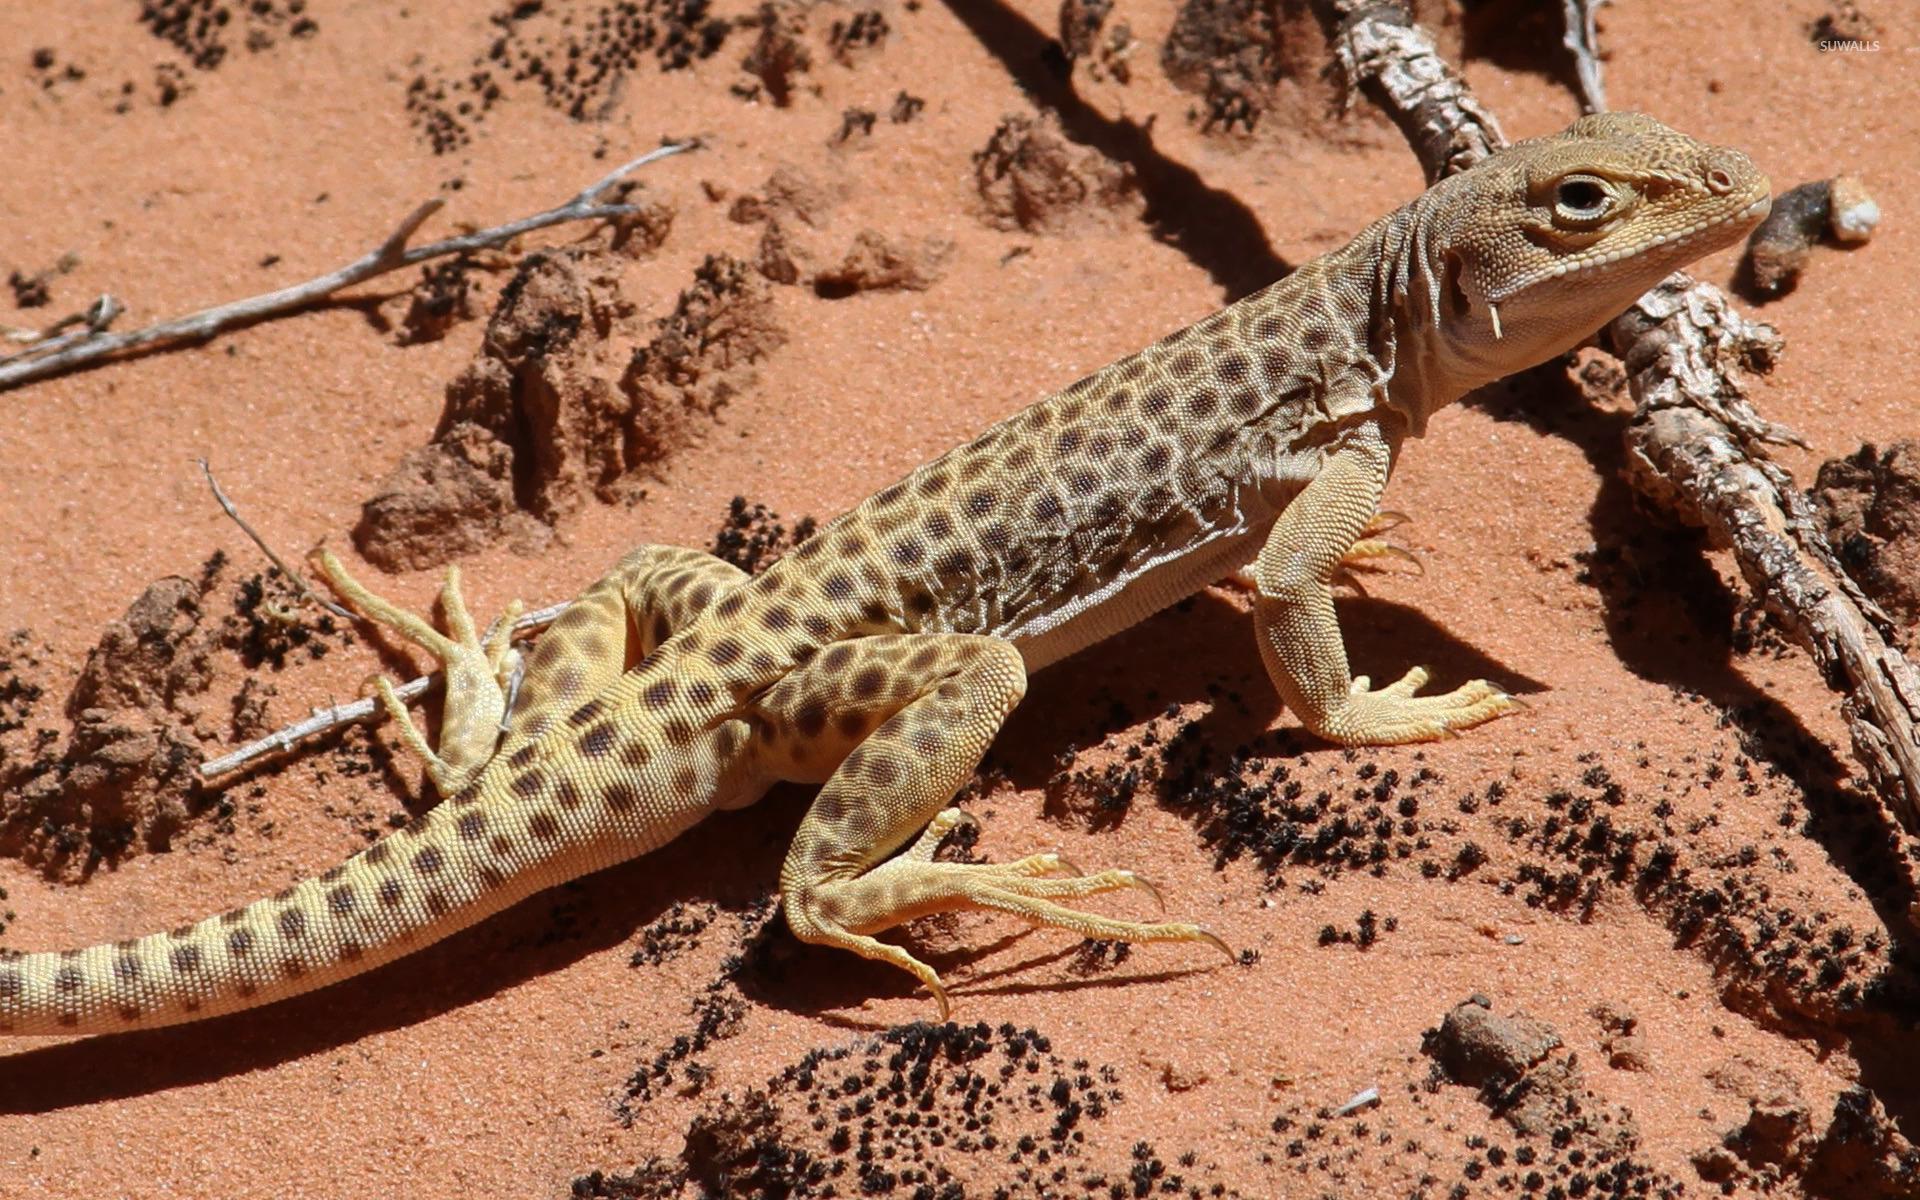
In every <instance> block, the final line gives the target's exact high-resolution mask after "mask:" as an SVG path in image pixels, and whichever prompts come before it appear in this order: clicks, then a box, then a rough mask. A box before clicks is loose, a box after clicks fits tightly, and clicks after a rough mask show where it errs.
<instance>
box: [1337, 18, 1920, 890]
mask: <svg viewBox="0 0 1920 1200" xmlns="http://www.w3.org/2000/svg"><path fill="white" fill-rule="evenodd" d="M1321 11H1322V18H1323V20H1324V21H1325V23H1326V24H1327V26H1328V29H1329V37H1330V39H1331V40H1332V41H1333V45H1334V53H1335V56H1336V57H1337V58H1338V60H1339V61H1340V63H1341V65H1342V67H1343V68H1344V69H1345V70H1346V73H1347V78H1348V80H1349V85H1350V87H1351V86H1357V85H1360V84H1362V83H1364V84H1366V85H1367V87H1368V90H1369V92H1370V93H1371V94H1372V95H1373V97H1374V98H1375V99H1376V100H1377V101H1378V102H1379V103H1380V104H1381V105H1382V106H1383V107H1384V108H1386V110H1387V111H1388V113H1389V114H1390V115H1391V116H1392V117H1393V119H1394V121H1395V122H1396V123H1397V124H1398V125H1399V126H1400V128H1401V129H1402V131H1403V132H1405V133H1406V135H1407V140H1408V141H1409V142H1410V143H1411V144H1412V146H1413V150H1414V153H1415V154H1417V155H1418V156H1419V157H1420V162H1421V165H1422V166H1423V167H1424V168H1425V169H1426V171H1427V176H1428V179H1429V181H1432V180H1438V179H1440V178H1443V177H1445V176H1447V175H1451V174H1453V173H1454V172H1456V171H1460V170H1464V169H1465V168H1467V167H1469V166H1471V165H1472V164H1473V163H1475V162H1478V161H1479V160H1480V159H1481V158H1484V157H1486V155H1487V154H1490V153H1492V152H1493V151H1494V150H1497V149H1499V148H1500V147H1501V146H1503V145H1505V144H1506V141H1505V139H1504V138H1503V137H1501V136H1500V133H1499V129H1498V127H1497V126H1495V125H1494V124H1493V118H1492V116H1491V114H1489V113H1488V112H1487V111H1486V110H1485V109H1483V108H1481V107H1480V105H1479V103H1478V102H1477V101H1475V100H1474V98H1473V96H1472V94H1471V93H1470V92H1469V91H1468V89H1467V85H1466V81H1465V80H1463V79H1462V78H1461V77H1460V75H1459V73H1458V72H1457V71H1454V70H1453V69H1452V67H1450V66H1449V65H1448V64H1447V63H1446V62H1445V61H1444V60H1442V59H1441V58H1440V56H1439V52H1438V51H1437V50H1436V49H1435V48H1434V45H1433V40H1432V38H1431V37H1429V36H1428V35H1427V33H1426V31H1425V30H1422V29H1420V28H1419V27H1418V26H1416V25H1414V24H1413V20H1412V18H1411V17H1410V16H1408V15H1407V13H1406V10H1405V9H1404V7H1403V6H1401V5H1400V4H1397V3H1382V2H1379V0H1322V10H1321ZM1602 342H1603V344H1604V346H1605V347H1606V348H1607V349H1608V350H1610V351H1611V352H1612V353H1614V354H1615V355H1617V356H1619V358H1620V359H1621V361H1622V362H1623V363H1624V364H1625V365H1626V369H1627V378H1628V381H1629V386H1630V389H1631V392H1632V395H1633V399H1634V404H1635V412H1634V417H1633V420H1632V422H1631V423H1630V425H1629V426H1628V429H1627V432H1626V435H1625V437H1626V445H1627V456H1628V462H1629V466H1628V470H1627V472H1626V474H1627V480H1628V483H1629V484H1630V485H1631V486H1632V487H1633V489H1634V490H1635V491H1636V492H1638V493H1639V494H1640V495H1642V496H1644V497H1646V498H1647V499H1648V500H1650V501H1651V502H1652V503H1653V504H1655V505H1656V506H1658V507H1659V508H1661V509H1662V510H1664V511H1666V512H1668V513H1669V514H1671V515H1673V516H1674V517H1675V518H1676V519H1678V520H1680V521H1682V522H1684V523H1686V524H1689V525H1693V526H1697V527H1702V528H1704V529H1706V531H1707V534H1708V536H1709V538H1711V539H1712V541H1713V543H1714V544H1715V545H1717V546H1720V547H1722V548H1726V549H1730V550H1732V552H1733V555H1734V559H1735V561H1736V562H1737V563H1738V565H1739V568H1740V573H1741V576H1742V578H1744V579H1745V580H1746V582H1747V586H1748V587H1749V588H1751V589H1752V590H1753V594H1754V595H1755V596H1756V597H1757V598H1759V600H1760V601H1761V603H1762V604H1764V605H1765V606H1766V608H1767V611H1769V612H1770V613H1772V614H1773V615H1774V616H1775V617H1776V618H1777V619H1779V620H1780V622H1781V623H1782V624H1783V625H1784V626H1785V627H1786V629H1787V632H1788V634H1789V635H1790V636H1791V637H1792V638H1793V639H1794V640H1795V641H1796V642H1797V643H1798V644H1799V645H1800V646H1801V647H1802V648H1803V649H1805V650H1806V651H1807V653H1808V654H1809V655H1810V656H1812V659H1813V662H1814V665H1815V666H1816V667H1817V668H1819V670H1820V672H1821V678H1822V679H1824V680H1825V681H1826V682H1827V685H1828V686H1829V687H1830V688H1832V689H1833V690H1835V691H1838V692H1841V693H1842V694H1843V695H1844V697H1845V699H1844V700H1843V701H1842V703H1841V715H1842V716H1843V717H1844V718H1845V720H1846V722H1847V728H1848V731H1849V734H1850V735H1851V740H1852V743H1853V755H1854V758H1855V760H1856V761H1857V762H1859V764H1860V765H1861V767H1862V769H1863V770H1864V772H1865V775H1866V778H1867V780H1868V781H1869V783H1870V784H1871V786H1872V787H1873V789H1874V790H1875V791H1877V792H1878V793H1879V795H1880V797H1881V798H1882V800H1884V801H1885V803H1886V805H1887V808H1888V810H1889V811H1890V812H1891V813H1892V815H1893V816H1894V818H1895V819H1896V821H1897V823H1898V826H1897V829H1895V830H1894V832H1895V833H1896V836H1897V834H1898V831H1899V830H1904V831H1905V833H1906V835H1907V836H1908V837H1909V838H1913V837H1920V670H1916V669H1915V667H1914V665H1913V664H1912V663H1910V662H1908V661H1907V659H1906V658H1905V657H1904V656H1902V655H1901V654H1900V652H1899V651H1898V650H1895V649H1894V648H1893V647H1892V646H1891V645H1889V644H1888V642H1887V640H1886V637H1885V634H1886V633H1887V632H1888V631H1890V629H1891V622H1890V621H1889V620H1888V619H1887V617H1886V614H1884V613H1883V612H1881V611H1880V609H1879V608H1878V606H1876V605H1874V604H1873V602H1872V601H1871V600H1869V599H1868V598H1867V597H1866V596H1865V595H1864V593H1862V591H1861V590H1860V587H1859V585H1858V584H1857V583H1855V582H1854V580H1853V579H1852V578H1851V577H1850V576H1848V574H1847V573H1846V571H1845V569H1844V568H1843V567H1842V566H1841V565H1840V562H1839V559H1838V558H1837V557H1836V556H1835V555H1834V552H1833V549H1832V547H1831V546H1829V545H1828V544H1827V540H1826V536H1825V534H1823V533H1822V532H1821V530H1820V529H1819V527H1818V525H1817V524H1816V523H1815V521H1814V519H1813V516H1812V513H1811V511H1810V509H1809V506H1808V503H1807V500H1806V498H1805V495H1804V494H1803V493H1802V492H1801V490H1800V489H1799V488H1798V487H1797V486H1796V485H1795V484H1794V481H1793V477H1792V475H1790V474H1789V473H1788V472H1787V471H1786V470H1785V469H1784V468H1782V467H1781V466H1779V465H1778V464H1777V463H1775V462H1773V461H1772V460H1771V459H1770V458H1768V456H1767V453H1766V446H1767V445H1768V444H1775V445H1778V444H1799V445H1804V443H1803V442H1801V441H1800V439H1799V438H1798V436H1797V435H1795V434H1794V433H1793V432H1792V431H1791V430H1789V429H1787V428H1786V427H1784V426H1781V425H1776V424H1774V423H1772V422H1770V421H1767V420H1765V419H1763V418H1762V417H1761V416H1760V415H1759V413H1758V412H1756V411H1755V410H1754V408H1753V406H1752V405H1751V404H1750V403H1749V402H1748V400H1747V396H1746V388H1745V384H1744V374H1745V373H1746V372H1753V371H1765V370H1766V369H1768V368H1769V367H1770V366H1771V364H1772V362H1773V360H1774V358H1775V357H1776V356H1777V355H1778V353H1779V350H1780V346H1781V342H1780V338H1779V335H1778V334H1776V333H1775V332H1774V331H1773V330H1772V329H1771V328H1769V327H1768V326H1766V325H1764V324H1761V323H1760V322H1756V321H1750V320H1748V319H1747V318H1746V317H1745V316H1743V315H1742V314H1741V313H1740V311H1739V310H1738V309H1737V308H1735V307H1734V305H1733V302H1732V301H1731V300H1730V299H1728V297H1727V295H1726V293H1725V292H1723V291H1721V290H1720V289H1719V288H1717V287H1714V286H1713V285H1712V284H1708V283H1701V282H1699V281H1697V280H1694V279H1692V278H1691V277H1689V276H1687V275H1685V274H1682V273H1677V272H1676V273H1675V274H1673V275H1671V276H1668V277H1667V278H1666V279H1665V280H1663V281H1661V283H1660V284H1658V285H1657V286H1655V287H1654V288H1653V290H1651V291H1649V292H1647V293H1646V294H1645V295H1643V296H1641V297H1640V299H1639V300H1638V301H1636V302H1635V304H1634V306H1633V307H1632V308H1631V309H1629V310H1628V311H1627V312H1626V313H1624V314H1622V315H1621V316H1620V317H1618V318H1616V319H1615V320H1614V321H1613V322H1612V323H1610V324H1609V325H1608V326H1607V328H1606V330H1605V331H1604V333H1603V335H1602ZM1916 915H1917V916H1920V911H1917V913H1916Z"/></svg>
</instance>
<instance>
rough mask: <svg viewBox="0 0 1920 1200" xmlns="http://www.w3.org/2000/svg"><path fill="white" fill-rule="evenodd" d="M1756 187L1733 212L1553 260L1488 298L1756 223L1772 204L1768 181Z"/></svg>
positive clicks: (1495, 299)
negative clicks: (1639, 240) (1600, 250)
mask: <svg viewBox="0 0 1920 1200" xmlns="http://www.w3.org/2000/svg"><path fill="white" fill-rule="evenodd" d="M1756 190H1757V192H1758V194H1757V195H1755V196H1754V198H1753V199H1752V200H1750V201H1748V202H1747V203H1746V204H1744V205H1742V206H1741V207H1740V208H1737V209H1735V210H1733V211H1732V212H1729V213H1725V214H1723V215H1721V216H1718V217H1713V218H1710V219H1707V220H1702V221H1696V222H1695V223H1693V224H1691V225H1688V226H1686V227H1685V228H1683V229H1675V230H1673V231H1671V232H1668V233H1663V234H1661V235H1660V236H1658V237H1656V238H1652V239H1650V240H1648V241H1645V242H1642V243H1640V244H1639V245H1637V246H1633V247H1622V248H1620V249H1617V250H1608V251H1605V252H1604V253H1599V254H1591V255H1581V256H1578V257H1575V258H1570V259H1567V260H1565V261H1563V262H1559V263H1555V264H1554V265H1553V266H1552V267H1550V268H1548V269H1547V270H1545V271H1542V272H1541V273H1540V274H1538V275H1536V276H1534V277H1533V278H1532V279H1529V280H1527V281H1525V282H1524V283H1521V284H1519V285H1518V286H1516V287H1513V288H1510V289H1508V290H1507V292H1506V294H1505V295H1502V296H1497V297H1496V296H1489V297H1488V299H1489V300H1491V301H1493V302H1494V303H1496V304H1501V303H1505V302H1506V301H1507V300H1510V299H1512V298H1513V297H1514V296H1516V295H1518V294H1519V293H1521V292H1524V291H1526V290H1527V289H1528V288H1531V287H1534V286H1535V285H1537V284H1542V283H1545V282H1547V281H1548V280H1552V279H1564V278H1566V277H1568V276H1571V275H1580V274H1584V273H1586V272H1589V271H1597V270H1600V269H1602V268H1605V267H1610V266H1612V265H1614V264H1615V263H1620V262H1625V261H1627V260H1628V259H1633V258H1638V257H1640V256H1642V255H1644V254H1647V253H1649V252H1651V251H1655V250H1662V249H1664V250H1668V251H1672V250H1674V249H1677V248H1680V247H1683V246H1687V245H1690V244H1692V243H1695V242H1698V241H1699V240H1701V239H1702V238H1705V237H1708V236H1711V235H1715V234H1718V233H1720V232H1722V231H1723V230H1725V229H1726V228H1727V227H1728V226H1732V225H1740V226H1752V225H1755V224H1758V223H1759V221H1760V220H1761V219H1762V218H1763V217H1765V216H1766V215H1767V210H1768V209H1770V208H1772V207H1773V194H1772V192H1771V190H1770V187H1769V185H1768V184H1767V183H1765V182H1764V181H1763V182H1762V183H1760V184H1759V185H1757V189H1756ZM1728 240H1729V241H1730V240H1731V239H1728ZM1703 252H1704V251H1703ZM1682 261H1684V260H1682Z"/></svg>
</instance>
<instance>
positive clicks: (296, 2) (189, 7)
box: [140, 0, 320, 71]
mask: <svg viewBox="0 0 1920 1200" xmlns="http://www.w3.org/2000/svg"><path fill="white" fill-rule="evenodd" d="M235 17H238V18H239V19H238V20H235V19H234V18H235ZM140 23H141V24H142V25H145V26H146V27H147V29H148V30H149V31H150V32H152V34H153V36H155V37H157V38H159V39H160V40H161V41H163V42H166V43H167V44H169V45H171V46H172V47H173V48H174V49H175V50H178V51H179V52H180V53H181V55H183V56H184V57H185V58H186V60H187V61H188V62H189V63H191V64H192V65H193V66H194V67H195V68H196V69H198V70H201V71H211V70H213V69H215V68H216V67H218V66H219V65H220V64H221V63H223V62H225V61H226V59H227V55H228V54H229V53H230V52H231V51H232V50H233V48H234V47H235V46H236V45H238V46H239V47H240V48H242V49H244V50H246V51H247V52H248V53H249V54H259V53H260V52H261V51H263V50H271V49H273V47H274V46H275V45H276V44H277V43H278V41H279V39H280V37H281V36H282V35H285V36H287V37H294V38H310V37H312V36H314V35H315V34H317V33H319V32H320V25H319V22H317V21H315V20H314V19H313V18H312V17H311V16H309V15H308V14H307V0H247V3H245V4H229V3H226V2H225V0H142V2H141V5H140Z"/></svg>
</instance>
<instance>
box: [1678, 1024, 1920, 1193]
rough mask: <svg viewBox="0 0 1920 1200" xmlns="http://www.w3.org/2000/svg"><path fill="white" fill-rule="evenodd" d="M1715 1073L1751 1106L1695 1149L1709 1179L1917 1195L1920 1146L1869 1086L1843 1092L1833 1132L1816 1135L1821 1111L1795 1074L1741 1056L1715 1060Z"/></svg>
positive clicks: (1718, 1083)
mask: <svg viewBox="0 0 1920 1200" xmlns="http://www.w3.org/2000/svg"><path fill="white" fill-rule="evenodd" d="M1707 1079H1708V1081H1709V1082H1710V1083H1712V1084H1713V1086H1714V1088H1715V1089H1716V1090H1718V1091H1720V1092H1722V1093H1724V1094H1726V1095H1727V1096H1728V1097H1729V1098H1730V1099H1731V1100H1733V1101H1734V1102H1735V1103H1737V1104H1741V1105H1744V1106H1745V1110H1746V1111H1745V1113H1744V1115H1743V1116H1742V1117H1741V1118H1740V1120H1739V1121H1738V1122H1737V1123H1735V1124H1733V1125H1731V1126H1729V1127H1728V1128H1726V1129H1724V1130H1722V1131H1721V1133H1720V1137H1719V1140H1718V1141H1717V1142H1716V1143H1715V1144H1713V1145H1710V1146H1706V1147H1703V1148H1701V1149H1699V1150H1697V1151H1695V1152H1694V1154H1693V1163H1694V1167H1695V1169H1696V1170H1698V1171H1699V1172H1700V1177H1701V1178H1702V1179H1704V1180H1705V1181H1707V1182H1708V1183H1714V1184H1719V1185H1720V1186H1721V1187H1722V1188H1723V1189H1725V1190H1729V1191H1732V1190H1737V1189H1745V1190H1750V1191H1752V1192H1754V1193H1770V1192H1772V1191H1774V1190H1775V1189H1776V1188H1778V1187H1780V1186H1782V1185H1783V1184H1785V1183H1787V1182H1789V1181H1792V1180H1796V1179H1797V1180H1803V1181H1804V1184H1805V1186H1806V1189H1807V1194H1808V1195H1810V1196H1818V1197H1829V1196H1831V1197H1836V1198H1838V1197H1846V1198H1847V1200H1883V1198H1884V1200H1893V1198H1894V1197H1905V1196H1911V1195H1912V1194H1913V1192H1912V1188H1913V1181H1914V1180H1915V1179H1917V1178H1920V1151H1916V1150H1915V1149H1914V1147H1913V1146H1912V1145H1911V1144H1910V1143H1909V1142H1908V1141H1907V1140H1906V1139H1905V1138H1904V1137H1902V1136H1901V1135H1900V1132H1899V1130H1898V1129H1896V1128H1895V1127H1894V1124H1893V1122H1892V1121H1891V1120H1889V1119H1888V1117H1887V1113H1886V1110H1885V1109H1884V1108H1882V1107H1881V1105H1880V1102H1879V1100H1877V1099H1876V1098H1875V1097H1874V1095H1873V1094H1872V1093H1871V1092H1869V1091H1867V1090H1866V1089H1865V1088H1861V1087H1852V1088H1848V1089H1847V1090H1846V1091H1844V1092H1842V1093H1841V1094H1840V1095H1839V1096H1838V1097H1837V1098H1836V1100H1835V1102H1834V1110H1833V1114H1832V1116H1831V1118H1830V1119H1829V1120H1828V1121H1827V1123H1826V1128H1825V1130H1824V1131H1822V1132H1821V1133H1820V1134H1818V1135H1817V1136H1816V1135H1815V1133H1814V1119H1813V1110H1812V1108H1811V1107H1810V1106H1809V1105H1808V1104H1807V1102H1806V1100H1805V1098H1804V1097H1803V1096H1802V1095H1801V1093H1800V1088H1799V1085H1798V1084H1797V1083H1796V1082H1795V1081H1794V1078H1793V1076H1791V1075H1790V1074H1788V1073H1787V1072H1785V1071H1780V1070H1776V1069H1773V1068H1770V1067H1767V1066H1765V1065H1763V1064H1761V1063H1759V1062H1756V1061H1754V1060H1753V1059H1751V1058H1749V1057H1747V1056H1745V1055H1737V1056H1735V1057H1733V1058H1730V1059H1728V1060H1726V1061H1725V1062H1722V1063H1720V1064H1718V1065H1717V1066H1715V1067H1714V1068H1713V1069H1712V1070H1710V1071H1709V1072H1708V1073H1707Z"/></svg>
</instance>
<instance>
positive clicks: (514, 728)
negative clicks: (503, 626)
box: [500, 546, 747, 754]
mask: <svg viewBox="0 0 1920 1200" xmlns="http://www.w3.org/2000/svg"><path fill="white" fill-rule="evenodd" d="M746 579H747V573H746V572H745V571H742V570H741V569H740V568H738V567H736V566H733V565H732V564H730V563H726V562H722V561H721V560H720V559H717V558H715V557H713V556H712V555H711V554H705V553H702V552H701V551H698V550H687V549H684V548H682V547H679V546H641V547H639V548H638V549H636V550H632V551H629V552H628V553H627V554H626V555H625V556H624V557H622V558H621V559H620V561H619V562H618V563H616V564H614V567H613V569H612V570H610V571H608V572H607V573H606V574H605V575H603V576H601V577H600V579H599V580H598V581H597V582H595V583H594V584H593V586H591V587H589V588H588V589H587V590H586V591H584V592H582V593H581V594H580V596H579V598H578V599H576V600H575V601H574V602H573V603H572V604H570V605H568V606H567V609H566V611H565V612H562V613H561V614H560V616H559V618H558V619H556V620H555V621H554V623H553V624H552V625H550V626H548V627H547V629H546V631H545V632H544V633H542V634H541V635H540V640H539V641H537V642H535V643H534V646H533V650H532V652H531V653H530V654H529V655H528V656H527V666H526V673H525V675H524V677H523V678H522V681H521V685H520V693H519V695H518V697H517V698H516V699H515V700H514V705H513V713H512V716H511V722H510V728H509V729H508V732H507V737H506V740H505V741H504V742H503V743H502V744H501V746H500V752H501V753H503V754H512V753H513V752H514V751H515V750H518V749H519V748H520V747H521V746H524V745H525V744H527V743H528V742H530V741H532V740H534V739H535V738H538V737H539V736H540V735H541V734H543V733H545V732H546V731H547V730H548V729H549V728H551V727H553V726H554V725H555V724H556V723H558V722H560V721H563V720H565V719H566V717H567V716H568V715H569V714H571V713H572V712H573V711H574V710H575V709H577V708H579V707H580V706H581V705H582V704H584V703H586V702H587V701H588V700H590V699H592V698H593V697H594V696H597V695H598V694H599V693H600V692H601V691H602V690H604V689H605V688H606V687H607V686H609V685H610V684H612V683H613V681H614V680H616V679H618V678H619V677H620V676H621V675H622V674H624V673H625V672H626V671H627V669H628V668H630V667H632V666H633V665H634V664H635V663H637V662H638V661H639V660H641V659H643V658H645V657H646V656H647V655H649V654H651V653H653V651H654V650H655V649H656V648H658V647H659V645H660V643H661V642H664V641H666V640H667V639H668V638H669V637H672V636H673V635H674V634H676V633H679V632H680V631H681V630H683V629H685V628H686V627H687V626H688V625H690V624H692V623H693V621H694V620H695V618H697V617H699V616H700V614H702V613H704V612H705V611H706V610H707V609H708V608H709V607H711V606H712V605H713V604H714V603H715V602H717V601H718V600H719V599H720V598H722V597H723V596H725V595H726V594H727V593H728V592H730V591H732V590H733V589H734V588H736V587H739V586H740V585H741V584H742V583H744V582H746Z"/></svg>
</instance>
